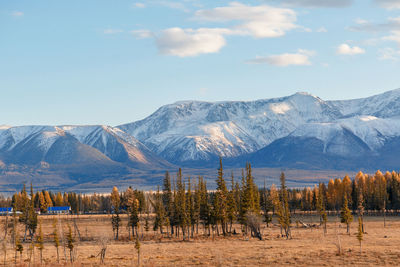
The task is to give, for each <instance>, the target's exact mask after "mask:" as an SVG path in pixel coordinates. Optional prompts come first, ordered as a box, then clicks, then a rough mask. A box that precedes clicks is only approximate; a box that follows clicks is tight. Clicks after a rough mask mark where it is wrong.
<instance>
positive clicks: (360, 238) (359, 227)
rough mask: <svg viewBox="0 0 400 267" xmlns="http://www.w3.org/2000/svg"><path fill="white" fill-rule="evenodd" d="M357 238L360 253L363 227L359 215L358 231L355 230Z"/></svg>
mask: <svg viewBox="0 0 400 267" xmlns="http://www.w3.org/2000/svg"><path fill="white" fill-rule="evenodd" d="M357 239H358V242H360V254H361V252H362V250H361V249H362V248H361V243H362V241H363V229H362V220H361V217H358V232H357Z"/></svg>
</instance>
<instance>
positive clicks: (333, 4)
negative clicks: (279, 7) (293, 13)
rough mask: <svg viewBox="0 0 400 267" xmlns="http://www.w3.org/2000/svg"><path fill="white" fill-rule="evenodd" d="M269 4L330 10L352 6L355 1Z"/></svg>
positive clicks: (299, 0)
mask: <svg viewBox="0 0 400 267" xmlns="http://www.w3.org/2000/svg"><path fill="white" fill-rule="evenodd" d="M268 1H269V2H275V3H276V2H278V3H282V4H284V5H287V6H296V7H312V8H319V7H324V8H326V7H328V8H341V7H348V6H351V4H352V3H353V0H268Z"/></svg>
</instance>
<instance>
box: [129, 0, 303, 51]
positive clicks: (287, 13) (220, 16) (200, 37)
mask: <svg viewBox="0 0 400 267" xmlns="http://www.w3.org/2000/svg"><path fill="white" fill-rule="evenodd" d="M195 19H197V20H200V21H203V22H220V23H224V22H229V23H231V22H233V23H235V22H236V24H234V25H232V26H230V27H222V28H199V29H190V28H189V29H183V28H179V27H175V28H169V29H165V30H164V31H162V32H161V34H159V35H154V36H155V40H156V44H157V47H158V50H159V52H160V53H161V54H166V55H174V56H179V57H188V56H197V55H200V54H209V53H217V52H219V51H220V50H221V48H222V47H224V46H225V45H226V40H225V36H227V35H238V36H252V37H254V38H274V37H280V36H283V35H285V34H286V32H287V31H290V30H292V29H295V28H301V27H300V26H297V25H296V24H295V22H296V13H295V12H294V11H293V10H291V9H285V8H275V7H270V6H267V5H259V6H248V5H244V4H241V3H237V2H233V3H230V4H229V5H228V6H224V7H217V8H214V9H207V10H199V11H197V12H196V13H195ZM141 31H143V30H141ZM133 33H134V34H136V35H139V36H140V35H141V34H142V32H133ZM143 34H145V36H144V37H150V34H149V33H148V32H147V31H146V32H144V33H143Z"/></svg>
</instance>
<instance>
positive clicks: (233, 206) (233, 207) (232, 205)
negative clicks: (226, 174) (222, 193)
mask: <svg viewBox="0 0 400 267" xmlns="http://www.w3.org/2000/svg"><path fill="white" fill-rule="evenodd" d="M236 212H237V203H236V200H235V179H234V177H233V172H232V179H231V191H230V192H228V199H227V218H228V220H229V223H230V228H229V232H230V233H232V225H233V223H234V222H235V220H236Z"/></svg>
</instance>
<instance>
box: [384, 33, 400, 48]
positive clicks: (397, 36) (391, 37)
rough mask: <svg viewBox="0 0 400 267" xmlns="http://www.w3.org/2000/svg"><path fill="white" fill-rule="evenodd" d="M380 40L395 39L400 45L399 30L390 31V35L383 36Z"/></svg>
mask: <svg viewBox="0 0 400 267" xmlns="http://www.w3.org/2000/svg"><path fill="white" fill-rule="evenodd" d="M382 40H385V41H395V42H397V43H398V45H399V46H400V30H398V31H391V35H388V36H384V37H383V38H382Z"/></svg>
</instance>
